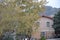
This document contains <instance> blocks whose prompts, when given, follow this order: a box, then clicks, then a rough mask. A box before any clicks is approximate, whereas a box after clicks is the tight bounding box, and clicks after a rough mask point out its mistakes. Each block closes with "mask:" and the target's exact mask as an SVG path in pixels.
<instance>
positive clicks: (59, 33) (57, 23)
mask: <svg viewBox="0 0 60 40" xmlns="http://www.w3.org/2000/svg"><path fill="white" fill-rule="evenodd" d="M53 21H54V23H53V28H54V29H55V34H56V37H60V11H58V13H57V14H55V16H54V19H53Z"/></svg>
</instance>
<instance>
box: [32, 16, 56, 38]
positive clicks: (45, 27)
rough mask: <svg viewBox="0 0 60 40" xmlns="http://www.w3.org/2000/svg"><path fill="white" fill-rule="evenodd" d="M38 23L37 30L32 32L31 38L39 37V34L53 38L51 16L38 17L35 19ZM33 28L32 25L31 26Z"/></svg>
mask: <svg viewBox="0 0 60 40" xmlns="http://www.w3.org/2000/svg"><path fill="white" fill-rule="evenodd" d="M36 23H38V24H39V27H38V29H37V31H35V32H33V33H32V38H36V39H40V38H41V36H45V38H53V37H54V35H55V33H54V32H55V30H54V29H53V27H52V25H53V18H52V17H48V16H41V17H40V19H38V20H37V21H36ZM33 30H34V27H33Z"/></svg>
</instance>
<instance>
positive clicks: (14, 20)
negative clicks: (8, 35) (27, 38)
mask: <svg viewBox="0 0 60 40" xmlns="http://www.w3.org/2000/svg"><path fill="white" fill-rule="evenodd" d="M45 4H46V0H41V1H39V2H38V1H37V2H36V1H35V2H34V1H33V0H3V1H2V2H1V3H0V17H1V19H0V28H1V29H0V32H1V33H2V32H3V29H4V30H6V29H7V30H13V29H16V32H17V33H21V34H23V33H25V34H28V35H31V33H32V32H31V31H32V25H33V24H34V22H35V21H36V20H37V19H38V18H39V15H38V12H42V11H44V5H45Z"/></svg>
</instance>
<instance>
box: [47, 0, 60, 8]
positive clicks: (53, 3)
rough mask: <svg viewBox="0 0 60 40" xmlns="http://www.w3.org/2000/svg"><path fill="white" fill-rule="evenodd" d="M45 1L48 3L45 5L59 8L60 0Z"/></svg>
mask: <svg viewBox="0 0 60 40" xmlns="http://www.w3.org/2000/svg"><path fill="white" fill-rule="evenodd" d="M47 1H48V3H47V4H46V5H47V6H52V7H55V8H60V0H47Z"/></svg>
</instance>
